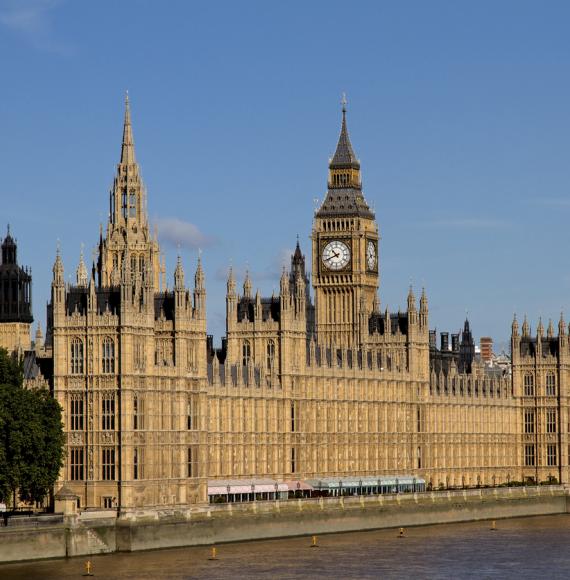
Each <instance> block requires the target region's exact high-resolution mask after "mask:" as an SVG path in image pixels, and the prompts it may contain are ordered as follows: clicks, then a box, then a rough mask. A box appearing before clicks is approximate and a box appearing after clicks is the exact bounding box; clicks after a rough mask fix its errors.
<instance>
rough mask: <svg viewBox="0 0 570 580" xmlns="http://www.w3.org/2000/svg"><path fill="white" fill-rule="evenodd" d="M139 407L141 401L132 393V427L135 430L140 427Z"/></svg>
mask: <svg viewBox="0 0 570 580" xmlns="http://www.w3.org/2000/svg"><path fill="white" fill-rule="evenodd" d="M141 407H142V401H141V399H140V396H139V395H138V394H137V393H135V394H134V395H133V429H134V430H135V431H136V430H137V429H142V421H141V415H140V413H141Z"/></svg>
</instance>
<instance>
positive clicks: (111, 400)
mask: <svg viewBox="0 0 570 580" xmlns="http://www.w3.org/2000/svg"><path fill="white" fill-rule="evenodd" d="M101 429H103V431H112V430H113V429H115V395H114V394H112V393H110V394H104V395H103V398H102V399H101Z"/></svg>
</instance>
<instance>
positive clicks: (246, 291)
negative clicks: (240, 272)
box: [243, 270, 251, 298]
mask: <svg viewBox="0 0 570 580" xmlns="http://www.w3.org/2000/svg"><path fill="white" fill-rule="evenodd" d="M243 295H244V297H245V298H251V278H250V277H249V270H246V271H245V280H244V281H243Z"/></svg>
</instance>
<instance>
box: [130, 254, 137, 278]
mask: <svg viewBox="0 0 570 580" xmlns="http://www.w3.org/2000/svg"><path fill="white" fill-rule="evenodd" d="M136 272H137V257H136V256H131V275H132V276H134V275H135V274H136Z"/></svg>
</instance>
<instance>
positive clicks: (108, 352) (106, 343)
mask: <svg viewBox="0 0 570 580" xmlns="http://www.w3.org/2000/svg"><path fill="white" fill-rule="evenodd" d="M102 358H103V361H102V362H103V365H102V367H103V372H104V373H105V374H109V373H114V372H115V341H114V340H113V339H112V338H110V337H106V338H104V339H103V357H102Z"/></svg>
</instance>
